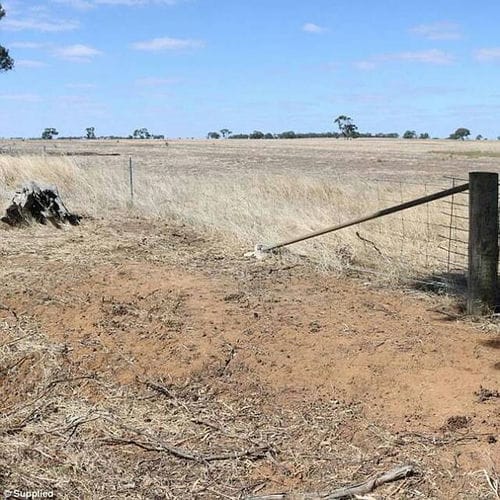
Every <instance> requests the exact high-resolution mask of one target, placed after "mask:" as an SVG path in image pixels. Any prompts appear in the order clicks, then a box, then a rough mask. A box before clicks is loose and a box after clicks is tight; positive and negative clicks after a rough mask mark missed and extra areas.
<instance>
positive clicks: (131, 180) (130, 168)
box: [128, 156, 134, 206]
mask: <svg viewBox="0 0 500 500" xmlns="http://www.w3.org/2000/svg"><path fill="white" fill-rule="evenodd" d="M128 175H129V184H130V206H132V205H133V204H134V166H133V163H132V157H131V156H129V158H128Z"/></svg>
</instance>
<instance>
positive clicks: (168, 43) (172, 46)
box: [132, 37, 205, 51]
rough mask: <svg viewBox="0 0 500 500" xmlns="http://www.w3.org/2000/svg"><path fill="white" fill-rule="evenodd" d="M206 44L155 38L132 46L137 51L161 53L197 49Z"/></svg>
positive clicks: (196, 41) (179, 39) (177, 39)
mask: <svg viewBox="0 0 500 500" xmlns="http://www.w3.org/2000/svg"><path fill="white" fill-rule="evenodd" d="M204 45H205V43H204V42H203V41H201V40H192V39H189V38H170V37H163V38H153V39H152V40H146V41H143V42H136V43H133V44H132V48H133V49H136V50H148V51H161V50H184V49H197V48H201V47H204Z"/></svg>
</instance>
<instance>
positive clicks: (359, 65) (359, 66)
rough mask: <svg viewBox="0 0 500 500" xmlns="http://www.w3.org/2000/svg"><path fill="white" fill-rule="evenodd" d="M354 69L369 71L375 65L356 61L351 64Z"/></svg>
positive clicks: (369, 62)
mask: <svg viewBox="0 0 500 500" xmlns="http://www.w3.org/2000/svg"><path fill="white" fill-rule="evenodd" d="M353 65H354V67H355V68H357V69H360V70H362V71H370V70H372V69H375V68H376V67H377V64H376V63H375V62H373V61H356V62H355V63H353Z"/></svg>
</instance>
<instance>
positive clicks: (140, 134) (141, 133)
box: [132, 128, 151, 139]
mask: <svg viewBox="0 0 500 500" xmlns="http://www.w3.org/2000/svg"><path fill="white" fill-rule="evenodd" d="M132 137H133V138H134V139H151V134H150V133H149V130H148V129H147V128H137V129H135V130H134V134H133V135H132Z"/></svg>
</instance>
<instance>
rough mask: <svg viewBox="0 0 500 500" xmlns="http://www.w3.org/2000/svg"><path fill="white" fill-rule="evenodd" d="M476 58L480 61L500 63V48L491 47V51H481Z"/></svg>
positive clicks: (477, 52)
mask: <svg viewBox="0 0 500 500" xmlns="http://www.w3.org/2000/svg"><path fill="white" fill-rule="evenodd" d="M475 57H476V59H477V60H478V61H481V62H488V61H500V47H491V48H489V49H479V50H478V51H476V54H475Z"/></svg>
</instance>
